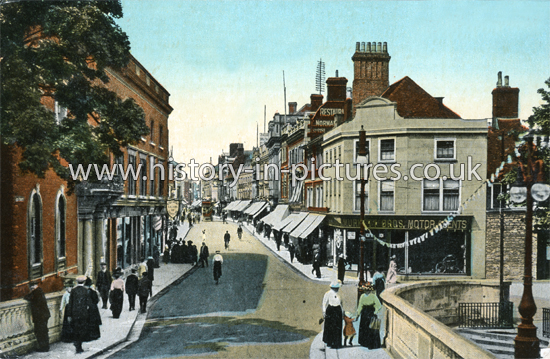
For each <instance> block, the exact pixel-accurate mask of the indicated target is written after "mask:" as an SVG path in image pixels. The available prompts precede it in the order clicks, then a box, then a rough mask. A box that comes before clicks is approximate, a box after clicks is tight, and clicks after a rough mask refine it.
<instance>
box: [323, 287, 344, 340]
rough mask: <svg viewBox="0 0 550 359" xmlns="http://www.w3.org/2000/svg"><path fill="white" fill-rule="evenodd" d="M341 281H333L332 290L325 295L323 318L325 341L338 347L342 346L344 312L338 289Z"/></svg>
mask: <svg viewBox="0 0 550 359" xmlns="http://www.w3.org/2000/svg"><path fill="white" fill-rule="evenodd" d="M340 286H341V282H340V281H337V282H333V283H332V284H331V285H330V290H329V291H328V292H326V293H325V296H324V297H323V318H325V327H324V329H323V342H325V343H326V345H327V346H329V347H331V348H333V349H337V348H341V347H342V327H343V325H342V320H343V319H342V313H343V312H344V310H343V305H342V300H341V299H340V296H339V295H338V290H339V289H340Z"/></svg>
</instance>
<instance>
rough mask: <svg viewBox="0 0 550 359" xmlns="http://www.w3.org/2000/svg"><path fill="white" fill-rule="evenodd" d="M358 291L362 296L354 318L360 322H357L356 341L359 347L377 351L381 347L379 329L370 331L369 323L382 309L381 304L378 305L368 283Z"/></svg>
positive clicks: (378, 302) (374, 293)
mask: <svg viewBox="0 0 550 359" xmlns="http://www.w3.org/2000/svg"><path fill="white" fill-rule="evenodd" d="M360 290H361V291H362V292H363V294H362V295H361V298H360V299H359V304H358V305H357V315H356V318H359V316H361V321H360V322H359V338H358V340H357V341H358V342H359V344H360V345H362V346H364V347H367V348H369V349H378V348H380V347H381V344H380V333H379V329H371V328H370V322H371V320H372V318H374V317H376V314H377V313H378V312H379V311H380V309H382V304H380V300H379V299H378V297H377V296H376V291H375V290H374V287H373V286H372V285H371V284H370V283H367V284H366V285H365V286H363V287H361V288H360ZM356 320H357V319H356Z"/></svg>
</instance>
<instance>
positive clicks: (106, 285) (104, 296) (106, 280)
mask: <svg viewBox="0 0 550 359" xmlns="http://www.w3.org/2000/svg"><path fill="white" fill-rule="evenodd" d="M112 281H113V278H112V277H111V272H109V271H108V270H107V264H106V263H105V262H101V270H100V271H99V272H97V279H96V282H95V286H96V288H97V290H98V291H99V294H100V295H101V300H102V301H103V309H107V302H108V301H109V289H110V288H111V282H112Z"/></svg>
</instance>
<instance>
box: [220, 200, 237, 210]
mask: <svg viewBox="0 0 550 359" xmlns="http://www.w3.org/2000/svg"><path fill="white" fill-rule="evenodd" d="M239 203H241V201H233V202H231V203H229V204H228V205H227V206H226V207H225V208H224V209H223V210H224V211H233V210H234V209H235V207H236V206H237V205H238V204H239Z"/></svg>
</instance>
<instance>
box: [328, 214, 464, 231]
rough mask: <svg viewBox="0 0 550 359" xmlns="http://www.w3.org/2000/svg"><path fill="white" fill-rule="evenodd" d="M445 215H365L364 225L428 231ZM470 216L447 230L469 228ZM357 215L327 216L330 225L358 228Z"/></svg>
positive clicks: (452, 223) (454, 222)
mask: <svg viewBox="0 0 550 359" xmlns="http://www.w3.org/2000/svg"><path fill="white" fill-rule="evenodd" d="M445 218H447V217H446V216H429V217H428V216H365V225H366V226H367V228H369V229H382V230H384V229H389V230H392V229H397V230H405V231H415V230H418V231H430V230H432V229H433V228H434V227H435V226H437V225H438V224H439V223H440V222H441V221H443V220H444V219H445ZM470 221H471V217H470V216H459V217H455V219H454V220H453V221H452V222H451V223H450V225H449V227H447V228H446V229H444V230H447V231H465V230H468V229H470ZM360 223H361V219H360V217H359V216H329V217H328V224H329V226H331V227H338V228H349V229H359V228H360Z"/></svg>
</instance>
